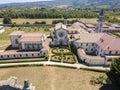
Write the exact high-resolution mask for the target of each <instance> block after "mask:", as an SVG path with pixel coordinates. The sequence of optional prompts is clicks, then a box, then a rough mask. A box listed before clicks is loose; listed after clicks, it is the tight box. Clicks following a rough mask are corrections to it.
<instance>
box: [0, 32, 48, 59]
mask: <svg viewBox="0 0 120 90" xmlns="http://www.w3.org/2000/svg"><path fill="white" fill-rule="evenodd" d="M10 40H11V46H12V48H13V50H6V51H3V52H0V59H16V58H32V57H33V58H34V57H43V56H45V55H47V54H48V51H49V40H48V39H46V35H45V34H43V33H24V32H23V31H15V32H13V33H11V34H10Z"/></svg>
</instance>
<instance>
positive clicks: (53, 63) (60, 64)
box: [0, 61, 110, 70]
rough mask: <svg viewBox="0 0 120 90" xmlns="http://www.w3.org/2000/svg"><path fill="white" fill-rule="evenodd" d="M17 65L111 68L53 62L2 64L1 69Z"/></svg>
mask: <svg viewBox="0 0 120 90" xmlns="http://www.w3.org/2000/svg"><path fill="white" fill-rule="evenodd" d="M16 65H53V66H54V65H58V66H67V67H75V68H78V69H80V68H85V69H96V70H110V68H107V67H102V66H86V65H83V64H67V63H58V62H51V61H43V62H24V63H6V64H0V67H4V66H16Z"/></svg>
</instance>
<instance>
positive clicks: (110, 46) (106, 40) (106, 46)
mask: <svg viewBox="0 0 120 90" xmlns="http://www.w3.org/2000/svg"><path fill="white" fill-rule="evenodd" d="M97 45H98V46H99V47H100V48H101V49H103V50H111V51H118V50H120V38H115V37H113V36H110V35H108V34H104V35H103V36H102V37H101V38H100V39H99V41H98V42H97Z"/></svg>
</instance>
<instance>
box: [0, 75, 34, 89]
mask: <svg viewBox="0 0 120 90" xmlns="http://www.w3.org/2000/svg"><path fill="white" fill-rule="evenodd" d="M0 90H35V86H33V85H32V83H30V82H29V80H25V81H24V85H23V86H22V85H19V83H18V79H17V77H10V78H9V79H7V80H3V81H0Z"/></svg>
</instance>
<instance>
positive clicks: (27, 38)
mask: <svg viewBox="0 0 120 90" xmlns="http://www.w3.org/2000/svg"><path fill="white" fill-rule="evenodd" d="M42 35H43V34H42V33H25V34H23V35H22V36H21V38H20V39H19V42H40V41H41V39H42V38H41V37H42Z"/></svg>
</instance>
